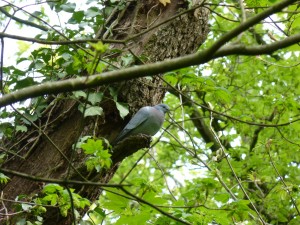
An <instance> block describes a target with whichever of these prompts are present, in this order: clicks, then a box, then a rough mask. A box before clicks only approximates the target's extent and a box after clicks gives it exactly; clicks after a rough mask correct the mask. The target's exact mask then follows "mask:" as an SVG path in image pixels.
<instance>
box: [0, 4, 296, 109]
mask: <svg viewBox="0 0 300 225" xmlns="http://www.w3.org/2000/svg"><path fill="white" fill-rule="evenodd" d="M293 2H295V0H286V1H282V2H279V3H277V4H275V5H274V6H272V7H270V8H269V9H267V10H266V11H264V12H262V13H260V14H257V15H256V16H254V17H252V18H251V19H249V20H247V21H246V22H244V23H242V24H241V25H239V26H238V27H236V28H235V29H233V30H231V31H230V32H228V33H227V34H225V35H224V36H223V37H221V38H220V39H219V40H218V41H217V42H215V44H214V45H212V46H211V47H210V48H209V49H207V50H204V51H201V52H198V53H195V54H191V55H187V56H184V57H180V58H175V59H171V60H166V61H164V62H157V63H152V64H147V65H141V66H135V67H131V68H126V69H122V70H116V71H111V72H106V73H102V74H97V75H92V76H89V77H80V78H73V79H68V80H62V81H56V82H45V83H43V84H41V85H37V86H31V87H28V88H24V89H21V90H18V91H15V92H12V93H10V94H7V95H4V96H3V97H2V98H1V99H0V107H3V106H6V105H8V104H12V103H15V102H18V101H21V100H24V99H27V98H32V97H37V96H41V95H45V94H57V93H61V92H68V91H76V90H81V89H86V88H90V87H95V86H99V85H103V84H109V83H113V82H120V81H124V80H130V79H134V78H138V77H145V76H152V75H156V74H159V73H165V72H169V71H172V70H176V69H181V68H184V67H188V66H194V65H199V64H203V63H206V62H208V61H210V60H211V59H215V58H219V57H223V56H228V55H235V54H240V55H259V54H270V53H273V52H274V51H276V50H278V49H281V48H285V47H288V46H290V45H292V44H295V43H298V42H300V34H296V35H294V36H290V37H287V38H286V39H284V40H281V41H278V42H274V43H272V44H269V45H263V46H252V47H246V46H243V45H228V46H224V47H222V46H223V45H224V44H226V43H227V42H228V41H230V40H231V39H232V38H234V37H235V36H237V35H238V34H240V33H242V32H243V31H245V30H247V29H248V28H250V27H251V26H253V25H255V24H256V23H258V22H259V21H260V20H262V19H264V18H266V17H268V16H269V15H271V14H273V13H275V12H278V11H280V10H281V9H283V8H284V7H286V6H288V5H289V4H291V3H293ZM221 47H222V48H221ZM220 48H221V49H220Z"/></svg>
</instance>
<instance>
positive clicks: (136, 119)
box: [113, 107, 149, 144]
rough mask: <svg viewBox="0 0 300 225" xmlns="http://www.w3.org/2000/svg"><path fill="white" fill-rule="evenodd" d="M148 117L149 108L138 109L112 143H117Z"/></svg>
mask: <svg viewBox="0 0 300 225" xmlns="http://www.w3.org/2000/svg"><path fill="white" fill-rule="evenodd" d="M148 117H149V109H148V108H146V107H145V108H142V109H140V110H139V111H138V112H137V113H136V114H135V115H134V116H133V117H132V119H131V120H130V121H129V123H128V124H127V125H126V126H125V127H124V129H123V130H122V131H121V133H120V134H119V135H118V136H117V137H116V139H115V140H114V141H113V143H114V144H116V143H118V142H119V141H120V140H122V139H124V138H125V137H126V136H128V135H129V134H130V133H131V132H132V131H133V130H134V129H135V128H137V127H138V126H139V125H141V124H142V123H144V122H145V121H146V120H147V118H148Z"/></svg>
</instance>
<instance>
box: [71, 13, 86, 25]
mask: <svg viewBox="0 0 300 225" xmlns="http://www.w3.org/2000/svg"><path fill="white" fill-rule="evenodd" d="M83 18H84V11H77V12H74V13H73V14H72V17H71V18H70V19H69V21H68V23H70V24H78V23H80V22H81V21H82V20H83Z"/></svg>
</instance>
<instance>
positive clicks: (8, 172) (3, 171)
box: [0, 168, 130, 188]
mask: <svg viewBox="0 0 300 225" xmlns="http://www.w3.org/2000/svg"><path fill="white" fill-rule="evenodd" d="M0 173H4V174H8V175H13V176H18V177H22V178H25V179H27V180H33V181H39V182H45V183H56V184H61V185H68V184H76V185H89V186H98V187H115V188H121V187H123V186H130V185H126V184H104V183H99V182H91V181H77V180H61V179H52V178H43V177H37V176H32V175H30V174H26V173H21V172H18V171H14V170H9V169H4V168H0Z"/></svg>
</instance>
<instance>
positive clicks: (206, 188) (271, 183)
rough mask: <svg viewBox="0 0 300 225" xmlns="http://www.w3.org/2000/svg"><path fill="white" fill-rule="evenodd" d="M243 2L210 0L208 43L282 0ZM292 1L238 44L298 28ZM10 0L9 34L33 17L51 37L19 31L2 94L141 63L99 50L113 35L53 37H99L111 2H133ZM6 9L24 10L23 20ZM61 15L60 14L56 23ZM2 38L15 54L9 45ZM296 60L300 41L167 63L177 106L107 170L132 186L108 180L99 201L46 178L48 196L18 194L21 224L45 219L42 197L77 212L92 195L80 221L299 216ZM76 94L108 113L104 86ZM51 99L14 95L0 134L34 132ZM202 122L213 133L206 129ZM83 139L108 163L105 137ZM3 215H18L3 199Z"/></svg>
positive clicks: (91, 112) (96, 165)
mask: <svg viewBox="0 0 300 225" xmlns="http://www.w3.org/2000/svg"><path fill="white" fill-rule="evenodd" d="M108 2H109V3H108ZM240 2H241V4H238V3H237V1H230V0H228V1H222V2H221V1H207V2H206V3H205V7H207V8H209V9H210V11H211V15H210V30H211V31H210V33H209V36H208V38H207V40H206V42H205V43H204V44H203V45H202V46H201V47H200V49H199V51H201V50H204V49H208V48H209V47H210V46H212V45H213V43H215V42H216V40H217V39H218V38H220V37H221V36H222V35H224V34H225V33H227V32H229V31H230V30H232V29H233V28H235V27H236V26H238V25H239V24H240V23H241V22H243V21H245V20H247V19H249V18H251V17H252V16H254V15H255V14H258V13H260V12H262V11H264V10H265V9H266V8H267V7H269V6H271V5H272V4H274V3H276V2H278V1H274V0H272V1H271V0H269V1H267V0H264V1H250V0H246V1H240ZM295 2H296V3H295V4H291V5H290V6H288V7H287V8H285V9H284V11H283V12H281V13H277V14H276V15H273V16H271V17H269V18H268V19H265V20H263V21H261V23H258V24H257V25H255V26H253V27H252V28H250V29H248V30H247V31H245V32H243V33H242V34H240V35H239V36H237V37H235V38H234V39H233V40H232V42H231V43H230V44H232V45H235V44H243V45H245V46H257V45H258V46H259V45H264V44H270V43H275V42H277V41H279V40H283V39H284V38H286V37H289V36H292V35H294V34H297V33H298V32H299V29H300V23H299V22H300V20H299V15H298V7H299V5H298V2H297V1H295ZM3 4H4V5H3V6H2V7H1V11H2V14H1V15H0V17H1V25H2V26H1V31H2V32H3V33H6V29H12V27H14V29H15V27H16V26H17V27H19V29H20V30H22V31H23V30H26V29H28V27H30V29H33V27H35V28H34V29H35V32H36V36H35V37H34V38H35V39H42V40H43V41H45V44H37V43H31V42H24V41H21V40H20V41H16V42H14V44H16V45H18V47H17V49H18V50H17V52H16V53H15V55H14V57H15V58H10V60H6V57H5V55H4V57H3V58H2V59H3V60H2V61H4V65H3V66H2V71H3V72H2V74H3V80H2V85H3V86H2V94H3V95H4V94H8V93H12V92H14V91H16V90H19V89H21V88H24V87H29V86H33V85H37V84H40V83H43V82H46V81H56V80H61V79H68V78H70V77H77V76H79V74H82V73H87V74H97V73H101V72H102V71H104V70H105V71H109V70H114V69H116V68H125V67H129V66H130V65H132V64H131V63H132V61H133V60H134V57H133V56H132V55H130V54H128V55H124V56H123V57H122V60H121V61H116V59H115V58H112V57H110V58H105V57H104V59H103V60H100V61H97V60H96V59H97V58H98V57H99V55H102V54H103V55H104V54H114V53H115V52H117V53H118V52H120V51H121V50H120V49H109V41H107V43H106V44H103V43H100V42H99V43H97V44H95V43H94V44H92V43H91V42H90V41H86V42H83V43H80V44H79V42H78V43H76V42H73V43H67V44H63V45H61V44H58V45H49V43H48V44H47V42H46V41H57V42H59V41H63V40H64V41H65V40H77V39H80V40H83V39H92V38H94V34H95V33H96V32H97V31H98V28H99V27H101V26H103V27H105V21H106V20H107V18H108V16H109V14H110V13H111V12H112V10H114V9H115V8H116V7H117V8H118V10H122V9H123V8H124V7H125V5H126V1H122V0H121V1H104V2H102V1H93V0H89V1H86V2H85V3H77V2H76V3H75V2H71V1H59V2H48V3H45V2H41V3H38V2H36V3H35V4H34V7H33V8H32V7H29V6H25V7H22V8H19V7H18V6H17V5H18V4H17V2H16V3H15V5H13V4H12V3H9V2H6V1H3ZM80 4H82V5H80ZM158 4H160V3H159V2H158ZM49 7H50V9H51V10H52V11H51V14H50V10H49ZM27 8H28V12H29V13H27V11H25V10H27ZM32 9H34V10H32ZM7 13H9V14H10V15H13V16H16V17H18V18H22V19H23V18H24V19H23V20H19V21H18V20H15V19H13V17H9V16H8V15H6V14H7ZM54 17H58V18H60V19H61V20H62V21H60V23H59V20H58V21H57V22H53V21H52V19H53V18H54ZM12 31H15V30H12ZM109 32H110V31H109V30H108V33H109ZM3 33H2V35H3ZM8 33H9V32H8ZM108 33H107V35H109V34H108ZM17 35H23V34H17ZM24 35H25V34H24ZM29 35H30V34H29V33H28V34H26V36H29ZM2 37H3V36H2ZM6 40H7V39H6V38H5V43H6ZM228 45H229V44H228ZM3 46H5V54H7V51H8V47H7V45H6V44H5V45H2V47H3ZM90 46H92V47H93V48H91V47H90ZM95 52H96V54H97V57H95ZM145 57H146V56H145ZM100 58H101V57H100ZM12 60H15V61H12ZM298 65H299V46H298V44H295V45H292V46H290V47H288V48H285V49H281V50H280V51H277V52H275V53H273V54H270V55H257V56H243V55H232V56H227V57H221V58H216V59H214V60H211V61H209V62H208V63H206V64H202V65H199V66H194V67H189V68H182V69H180V70H176V71H169V72H168V73H166V74H165V76H164V79H165V87H166V89H167V90H168V92H167V94H166V96H165V98H164V103H166V104H168V105H170V106H171V108H172V111H171V113H170V114H169V116H168V118H167V121H166V122H165V124H164V129H163V130H162V131H161V133H160V134H158V135H157V136H156V138H155V139H154V141H153V143H152V144H153V145H152V146H151V148H149V149H144V150H140V151H138V152H137V153H135V154H134V155H132V156H130V157H128V158H126V159H125V160H124V161H123V162H122V164H121V166H120V168H119V169H118V171H117V173H116V174H115V175H114V177H113V179H112V180H111V181H110V183H111V184H126V185H130V187H129V188H127V187H126V186H125V187H123V188H122V189H118V188H112V187H110V188H104V190H105V191H104V192H103V193H102V195H101V196H100V197H99V200H98V201H96V202H94V203H92V202H90V201H89V200H88V199H85V198H82V197H81V196H80V194H78V193H75V192H74V190H70V189H65V188H64V186H63V185H59V184H47V185H45V187H44V189H43V190H44V191H43V193H42V194H41V195H40V196H33V197H31V198H30V199H26V201H25V200H23V198H22V197H21V196H20V197H19V198H18V199H15V200H21V201H20V202H17V203H18V206H17V208H16V210H17V212H20V216H19V219H18V220H19V223H20V224H25V221H27V222H28V223H29V224H30V223H31V224H42V221H43V218H42V217H43V213H44V212H45V206H46V205H52V206H54V207H59V208H60V211H61V213H62V215H67V214H68V213H71V211H72V210H73V211H75V212H76V213H75V215H76V216H77V211H80V209H83V208H85V207H88V206H90V209H89V211H88V212H87V214H86V216H85V217H84V218H83V219H82V218H81V224H100V223H101V221H102V222H103V221H105V224H179V223H180V222H178V221H176V220H175V219H176V218H179V219H181V220H182V221H185V222H186V224H209V223H210V224H260V223H262V224H295V225H296V224H299V223H300V212H299V201H300V196H299V185H300V176H299V174H300V171H299V163H300V159H299V157H300V154H299V144H300V140H299V133H300V132H299V131H300V127H299V122H298V121H299V116H300V114H299V96H300V88H299V83H300V77H299V74H298V71H299V66H298ZM110 93H111V97H112V99H114V100H116V104H117V107H118V110H119V112H120V115H121V116H122V117H125V116H126V115H127V114H128V108H127V105H126V103H123V102H117V98H116V93H115V92H114V90H113V89H111V90H110ZM62 97H65V96H62ZM67 97H68V98H74V99H77V100H78V101H80V102H82V104H81V108H80V107H79V109H80V110H82V111H84V112H85V116H86V117H90V116H97V115H101V114H102V112H103V110H105V109H102V108H101V107H99V105H98V103H99V102H100V101H102V100H103V95H101V94H99V93H86V92H84V91H77V92H73V93H72V94H70V95H68V96H67ZM85 100H87V101H85ZM137 100H138V96H137ZM47 106H48V100H47V96H40V97H38V98H34V99H31V100H30V101H28V100H27V101H25V102H24V101H23V102H20V104H15V105H14V108H12V107H9V106H7V107H2V108H1V111H0V118H1V124H0V131H1V136H0V137H2V138H4V137H5V138H11V139H13V138H14V136H15V135H16V134H17V133H19V132H26V131H27V127H28V126H30V125H31V123H32V122H34V121H36V120H37V119H38V118H39V117H40V115H41V113H42V112H43V111H44V110H45V109H46V108H47ZM199 122H200V123H201V125H199ZM201 129H202V131H201ZM203 130H204V131H205V132H206V133H209V134H210V135H211V136H210V137H209V136H208V138H205V137H204V136H203V134H204V133H205V132H204V133H203ZM74 144H76V147H77V149H82V151H83V152H84V154H86V155H87V161H86V165H87V168H88V170H92V169H96V170H97V171H98V172H99V171H100V170H101V169H105V168H109V167H110V165H111V161H110V153H109V150H108V149H107V148H106V147H105V146H106V145H105V141H103V140H99V139H95V137H94V138H93V137H82V139H81V140H80V142H79V143H74ZM0 150H1V155H0V158H1V161H2V162H3V161H4V160H5V158H6V155H7V154H9V153H10V152H8V151H7V149H5V148H4V147H0ZM16 154H17V153H16ZM41 163H42V162H41ZM0 179H1V182H2V183H6V182H9V178H8V176H6V175H5V173H2V174H1V176H0ZM32 182H34V181H32ZM126 190H127V192H126ZM128 191H130V193H131V194H130V193H128ZM70 199H72V200H73V201H74V204H73V205H72V204H70ZM2 201H3V202H4V203H5V201H4V200H3V199H2ZM21 212H22V213H21ZM28 214H29V215H30V216H28ZM1 215H2V216H3V217H9V216H10V215H9V214H7V213H6V212H5V204H3V207H2V210H1ZM78 217H79V216H78ZM174 218H175V219H174ZM79 220H80V219H79ZM29 221H30V222H29Z"/></svg>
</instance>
